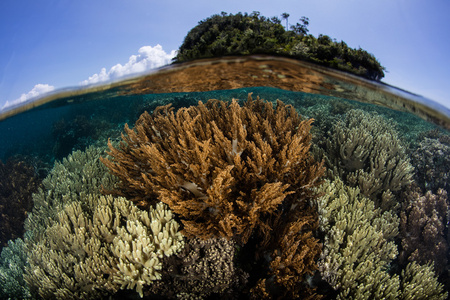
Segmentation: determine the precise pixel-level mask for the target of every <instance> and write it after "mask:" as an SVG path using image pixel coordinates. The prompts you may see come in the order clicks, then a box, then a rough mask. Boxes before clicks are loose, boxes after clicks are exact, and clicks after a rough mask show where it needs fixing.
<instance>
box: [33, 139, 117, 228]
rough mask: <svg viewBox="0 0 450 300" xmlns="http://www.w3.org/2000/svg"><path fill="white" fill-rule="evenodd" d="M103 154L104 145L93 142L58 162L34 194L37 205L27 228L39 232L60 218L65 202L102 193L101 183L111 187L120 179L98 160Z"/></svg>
mask: <svg viewBox="0 0 450 300" xmlns="http://www.w3.org/2000/svg"><path fill="white" fill-rule="evenodd" d="M101 155H104V149H101V148H95V147H92V146H91V147H89V148H87V149H86V151H74V152H73V153H72V154H70V155H69V156H68V157H67V158H64V159H63V161H62V162H56V163H55V166H54V167H53V169H52V170H51V171H50V173H49V174H48V176H47V177H46V178H45V179H44V180H43V181H42V184H43V186H44V188H42V189H39V191H38V192H37V193H36V194H34V195H33V202H34V207H33V211H32V212H31V213H30V214H29V216H28V218H27V220H26V221H25V229H26V230H28V231H32V232H33V233H34V234H36V235H37V236H38V235H40V234H41V233H42V232H43V231H44V230H45V228H46V227H47V226H50V225H51V224H52V222H53V220H56V219H57V216H56V215H57V212H58V211H60V210H61V209H62V208H63V207H64V205H66V204H69V203H71V202H73V201H78V200H79V199H80V197H84V196H86V195H88V194H100V189H101V188H102V187H104V188H106V189H111V188H112V187H113V186H114V184H115V183H116V182H117V179H116V178H115V177H114V176H113V175H111V174H110V173H109V172H108V171H107V169H106V167H105V166H104V165H103V163H102V162H101V161H100V160H99V158H100V156H101ZM83 205H84V204H83Z"/></svg>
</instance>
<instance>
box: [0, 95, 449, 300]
mask: <svg viewBox="0 0 450 300" xmlns="http://www.w3.org/2000/svg"><path fill="white" fill-rule="evenodd" d="M324 120H325V119H324ZM327 120H332V119H330V118H328V119H327ZM313 121H314V120H313V119H307V118H303V117H301V116H300V115H299V114H298V112H297V111H296V110H295V109H294V107H292V106H291V105H286V104H284V103H283V102H281V101H277V102H276V103H272V102H266V101H264V100H261V99H259V97H258V98H257V99H256V100H254V99H252V96H251V94H249V95H248V99H247V101H245V102H244V103H243V104H242V105H240V104H239V103H238V101H237V100H235V99H233V100H231V101H230V102H224V101H219V100H209V101H207V102H206V103H202V102H199V103H198V105H197V106H191V107H189V108H180V109H178V110H177V111H176V110H175V109H173V108H172V107H171V106H170V105H165V106H160V107H158V108H156V109H155V110H154V111H153V113H152V114H149V113H147V112H144V113H143V114H142V115H141V116H140V118H139V119H138V120H137V122H136V123H135V125H134V127H133V128H130V127H129V126H128V125H126V126H125V130H124V132H123V134H122V136H121V140H120V141H117V140H110V141H109V142H108V146H109V150H106V145H105V146H104V147H103V148H102V147H94V146H90V147H88V148H87V149H86V150H85V151H74V152H73V153H72V154H71V155H69V156H68V157H66V158H64V159H63V160H62V161H61V162H57V163H55V165H54V167H53V169H52V170H51V171H50V172H49V174H48V176H47V177H46V178H45V179H44V180H43V181H42V184H40V185H39V188H38V183H36V182H35V179H32V181H30V182H28V181H26V182H25V181H24V182H25V184H24V188H25V187H26V189H31V190H33V191H34V194H33V197H32V201H33V203H34V208H33V210H32V212H31V213H28V215H27V216H26V220H25V230H26V233H25V235H24V237H23V239H20V238H17V239H15V240H11V241H9V242H8V244H7V246H6V244H5V247H4V249H3V251H2V254H1V255H2V260H1V262H2V264H1V265H0V284H1V290H0V291H1V293H2V295H1V296H2V297H6V298H11V299H31V298H39V297H41V298H44V299H47V298H51V299H99V298H107V297H114V294H116V293H124V292H125V291H128V293H131V294H132V293H134V294H136V295H138V296H140V297H151V296H158V297H161V298H163V299H166V298H167V299H205V298H226V299H249V298H251V299H320V298H325V299H424V298H427V299H446V298H447V293H446V292H445V290H444V284H442V283H439V281H438V279H442V282H443V283H445V280H448V277H449V276H448V270H449V265H448V258H447V254H448V237H447V236H446V235H447V234H448V232H449V230H448V228H446V224H447V222H448V221H449V219H448V218H449V216H448V212H449V206H448V200H447V191H446V190H445V189H446V188H447V185H445V184H447V182H444V183H445V184H443V185H437V186H435V185H433V184H435V183H436V182H434V181H433V180H432V177H433V176H432V175H433V174H442V175H441V176H444V175H446V174H447V173H446V170H445V168H443V167H442V165H441V166H439V167H437V166H436V167H435V166H434V165H433V164H432V163H430V161H431V160H432V159H433V157H435V155H433V154H432V153H438V154H442V153H448V152H449V150H448V149H449V145H448V143H447V142H448V141H446V140H445V139H434V138H432V137H430V136H428V137H425V138H424V139H423V140H422V142H420V147H419V148H418V149H416V150H415V151H413V152H412V155H409V154H408V151H407V148H406V146H404V144H403V142H402V141H401V139H400V138H399V136H398V133H397V131H396V129H395V124H394V122H393V121H390V120H387V119H386V118H385V117H383V116H381V115H377V114H368V113H366V112H364V111H362V110H359V109H348V110H347V111H346V113H345V117H344V118H342V119H341V120H335V121H333V124H332V125H331V126H328V129H329V130H328V134H324V135H323V136H322V137H321V140H320V142H317V143H312V134H311V132H310V131H311V129H312V124H313ZM323 122H324V121H323ZM324 124H325V123H322V125H323V126H324V128H326V127H327V125H326V124H325V125H324ZM446 151H447V152H446ZM430 153H431V154H430ZM427 154H430V155H427ZM409 157H412V159H413V160H414V164H415V165H417V166H418V167H419V168H421V170H422V172H421V173H423V174H425V175H417V174H415V170H414V168H413V167H412V164H411V161H410V158H409ZM440 157H441V158H442V159H443V160H445V159H447V160H448V157H449V156H448V155H447V156H445V155H444V156H440ZM0 167H1V166H0ZM446 167H448V163H447V165H446ZM22 169H24V170H23V171H24V172H29V170H28V169H27V168H24V167H22ZM17 170H19V171H20V168H18V169H17ZM19 171H17V172H16V173H14V174H12V175H11V176H19ZM27 182H28V183H27ZM2 186H5V187H7V185H6V184H3V185H2ZM427 187H428V188H427ZM9 190H14V189H13V188H11V187H9ZM424 190H426V191H428V192H426V193H425V194H423V191H424ZM2 191H3V190H2ZM19 192H20V190H19V189H17V190H15V191H14V193H12V192H11V193H10V194H8V195H9V196H8V197H10V199H12V200H11V201H13V200H14V199H15V198H19V197H20V196H19V195H18V193H19ZM8 199H9V198H8ZM2 209H3V208H2ZM22 219H24V217H23V218H22ZM17 222H18V221H17ZM21 222H23V220H22V221H21ZM2 223H3V222H2ZM8 226H9V225H8ZM9 227H11V226H9ZM17 236H20V234H19V233H10V236H9V237H8V238H7V239H11V238H15V237H17ZM445 284H447V283H445ZM121 290H124V291H121ZM122 295H123V294H122Z"/></svg>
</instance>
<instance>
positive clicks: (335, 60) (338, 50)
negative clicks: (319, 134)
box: [174, 11, 385, 80]
mask: <svg viewBox="0 0 450 300" xmlns="http://www.w3.org/2000/svg"><path fill="white" fill-rule="evenodd" d="M281 16H282V17H283V19H286V28H285V27H284V26H283V25H282V24H281V20H280V19H279V18H278V17H272V18H267V17H264V16H261V15H260V13H259V12H257V11H255V12H253V13H251V14H247V13H237V14H234V15H233V14H228V13H226V12H222V13H221V14H216V15H213V16H211V17H209V18H207V19H205V20H202V21H200V22H199V24H198V25H197V26H195V27H194V28H192V29H191V30H190V31H189V32H188V34H187V35H186V37H185V38H184V41H183V43H182V45H181V46H180V48H179V50H178V54H177V56H176V57H175V58H174V62H185V61H190V60H194V59H199V58H211V57H218V56H225V55H249V54H270V55H280V56H286V57H291V58H296V59H301V60H306V61H310V62H314V63H317V64H320V65H324V66H327V67H331V68H335V69H339V70H342V71H346V72H350V73H353V74H356V75H359V76H362V77H365V78H368V79H372V80H381V78H383V77H384V70H385V68H384V67H383V66H381V64H380V63H379V62H378V60H377V59H376V58H375V56H373V55H372V54H370V53H368V52H367V51H366V50H363V49H361V48H358V49H354V48H351V47H349V46H348V45H347V44H346V43H345V42H343V41H340V42H337V41H336V40H335V39H332V38H331V37H329V36H327V35H323V34H320V35H319V36H318V37H314V36H313V35H311V34H308V25H309V19H308V18H306V17H302V18H301V19H300V21H299V22H298V23H296V24H295V25H292V26H291V27H290V28H289V29H288V22H287V19H288V17H289V14H287V13H283V14H282V15H281Z"/></svg>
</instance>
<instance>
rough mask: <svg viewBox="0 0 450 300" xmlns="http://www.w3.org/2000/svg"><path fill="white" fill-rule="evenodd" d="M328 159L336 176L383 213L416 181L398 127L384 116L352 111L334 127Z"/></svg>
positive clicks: (328, 149)
mask: <svg viewBox="0 0 450 300" xmlns="http://www.w3.org/2000/svg"><path fill="white" fill-rule="evenodd" d="M326 155H327V157H328V159H329V167H330V168H331V169H333V171H334V176H340V177H341V178H342V179H343V180H344V181H345V182H346V184H349V185H351V186H354V187H356V186H357V187H359V189H360V190H361V193H362V194H363V195H365V196H366V197H369V198H370V199H372V200H373V201H375V204H376V205H377V207H382V208H383V210H387V209H390V208H391V207H393V206H395V205H396V202H395V201H394V196H393V194H392V193H393V192H397V191H399V190H400V189H401V188H402V187H404V186H405V185H406V184H409V183H410V182H411V180H412V176H413V167H412V165H411V163H410V161H409V158H408V157H407V155H406V152H405V147H404V146H403V145H402V143H401V141H400V139H399V137H398V134H397V131H396V130H395V124H394V122H393V121H390V120H387V119H386V118H384V117H382V116H380V115H373V114H370V113H368V112H364V111H362V110H359V109H353V110H350V111H349V112H348V113H347V115H346V118H345V119H344V120H343V121H340V122H337V123H336V124H335V125H334V126H333V130H332V136H331V139H329V140H328V141H327V154H326Z"/></svg>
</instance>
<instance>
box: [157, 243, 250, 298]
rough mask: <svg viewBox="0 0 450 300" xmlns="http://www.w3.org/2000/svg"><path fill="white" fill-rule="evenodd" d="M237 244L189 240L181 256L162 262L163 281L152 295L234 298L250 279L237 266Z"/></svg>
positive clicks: (179, 254) (177, 255)
mask: <svg viewBox="0 0 450 300" xmlns="http://www.w3.org/2000/svg"><path fill="white" fill-rule="evenodd" d="M235 244H236V243H235V242H234V241H232V240H227V239H226V238H210V239H207V240H202V239H198V238H193V239H190V240H189V241H188V242H187V243H186V245H185V247H184V249H182V250H181V251H180V252H179V253H178V254H176V255H173V256H171V257H167V258H164V259H163V267H162V269H161V273H162V278H161V280H158V281H155V282H154V283H153V284H152V285H151V286H150V287H149V288H150V290H149V292H151V293H153V294H158V295H163V296H165V297H168V298H170V299H173V298H177V299H203V298H206V297H208V296H212V295H215V296H216V297H221V298H228V297H229V298H232V296H233V295H234V294H235V293H237V292H239V291H240V290H239V289H240V288H241V289H242V287H243V286H245V284H246V283H247V282H246V281H247V277H248V274H246V273H245V272H243V271H242V270H241V269H240V268H238V267H237V266H236V265H235V255H236V248H235Z"/></svg>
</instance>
